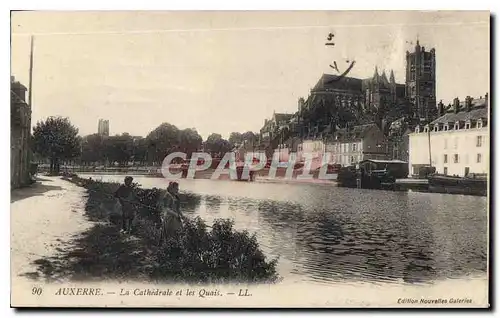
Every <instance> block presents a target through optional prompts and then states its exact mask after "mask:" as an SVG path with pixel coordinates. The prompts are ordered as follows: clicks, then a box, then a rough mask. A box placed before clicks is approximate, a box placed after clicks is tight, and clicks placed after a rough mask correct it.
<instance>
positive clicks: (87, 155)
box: [81, 134, 106, 165]
mask: <svg viewBox="0 0 500 318" xmlns="http://www.w3.org/2000/svg"><path fill="white" fill-rule="evenodd" d="M81 161H82V164H84V165H86V164H91V163H92V164H93V163H96V162H100V163H102V164H104V163H105V162H106V158H105V156H104V140H103V136H101V135H98V134H93V135H88V136H85V137H83V140H82V154H81Z"/></svg>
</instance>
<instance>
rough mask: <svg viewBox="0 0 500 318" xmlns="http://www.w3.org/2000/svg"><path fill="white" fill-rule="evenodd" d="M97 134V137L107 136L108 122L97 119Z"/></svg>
mask: <svg viewBox="0 0 500 318" xmlns="http://www.w3.org/2000/svg"><path fill="white" fill-rule="evenodd" d="M97 134H98V135H99V136H106V137H108V136H109V120H105V119H99V123H98V125H97Z"/></svg>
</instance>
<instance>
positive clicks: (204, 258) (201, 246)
mask: <svg viewBox="0 0 500 318" xmlns="http://www.w3.org/2000/svg"><path fill="white" fill-rule="evenodd" d="M73 181H77V182H80V183H82V184H83V185H84V186H85V187H86V188H87V190H88V202H87V213H88V215H89V217H90V218H91V219H94V220H101V221H104V220H110V221H111V222H112V223H114V225H111V226H110V227H112V228H113V229H114V230H115V231H116V232H118V231H119V229H120V221H119V216H118V215H116V213H114V211H113V209H112V206H113V204H114V199H113V198H112V197H111V196H110V193H113V192H114V191H115V190H116V188H117V187H118V184H114V183H103V182H98V181H88V180H84V179H79V178H73ZM135 191H136V194H137V196H138V197H139V200H140V202H141V204H142V206H141V207H140V208H139V209H138V213H137V218H136V221H135V232H134V235H135V236H136V237H138V238H139V242H138V244H137V245H138V246H137V248H138V251H136V252H134V251H126V252H127V253H131V254H133V255H134V257H136V258H137V256H138V255H140V256H141V258H143V259H142V260H135V262H136V263H138V264H145V267H144V268H143V270H142V274H146V275H147V276H149V277H150V278H151V279H154V280H157V281H177V282H179V281H180V282H190V283H221V282H231V283H235V282H241V283H274V282H277V281H278V280H279V279H280V278H279V275H278V274H277V271H276V266H277V260H276V259H275V260H270V261H266V257H265V255H264V253H263V252H262V250H261V249H260V248H259V244H258V242H257V239H256V237H255V235H250V234H249V233H248V232H247V231H237V230H235V229H234V227H233V225H234V223H233V222H232V221H231V220H224V219H218V220H216V221H215V222H214V224H213V225H212V226H208V225H207V224H206V223H205V222H204V221H203V220H202V219H201V218H199V217H196V218H194V219H190V218H185V220H184V222H183V223H184V227H183V229H182V231H180V232H179V234H178V236H177V237H175V238H171V239H169V240H168V241H167V242H166V243H165V244H164V245H163V246H162V247H159V246H158V243H159V237H160V219H159V211H155V210H154V209H152V208H148V207H153V206H155V203H156V200H157V198H158V197H159V196H160V194H161V191H164V190H160V189H146V190H143V189H141V188H140V186H139V185H137V184H136V185H135ZM101 232H102V231H101ZM102 233H104V232H102ZM118 237H120V239H124V237H123V236H118ZM102 241H103V242H106V240H102ZM108 241H109V240H108ZM96 244H99V241H97V242H96ZM116 246H120V245H116ZM123 246H124V245H123ZM96 248H99V247H98V246H96ZM99 249H100V250H103V249H102V248H99ZM108 250H109V248H108ZM117 252H120V251H114V252H113V253H110V255H115V256H116V253H117ZM103 257H106V256H103V255H101V258H103ZM123 267H124V266H123ZM134 271H137V269H134Z"/></svg>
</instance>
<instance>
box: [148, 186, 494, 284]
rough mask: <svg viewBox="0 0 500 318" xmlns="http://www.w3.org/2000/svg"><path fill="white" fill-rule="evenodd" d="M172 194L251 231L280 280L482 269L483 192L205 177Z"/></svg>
mask: <svg viewBox="0 0 500 318" xmlns="http://www.w3.org/2000/svg"><path fill="white" fill-rule="evenodd" d="M144 179H147V178H144ZM154 180H157V179H152V178H149V180H147V181H143V180H141V182H140V183H141V184H143V185H144V186H148V185H147V183H148V182H149V183H150V184H151V185H152V184H154ZM151 185H149V186H151ZM181 190H182V191H183V195H185V198H186V199H187V200H188V201H189V202H183V209H184V211H185V213H186V214H188V215H199V216H201V217H202V218H204V219H205V220H206V221H207V222H212V221H213V220H214V219H215V218H231V219H233V220H234V221H235V226H236V228H239V229H247V230H249V231H250V232H251V233H252V232H255V233H256V234H257V237H258V240H259V242H260V244H261V245H262V247H263V249H264V250H265V252H266V253H267V255H269V256H270V257H276V256H280V262H279V270H280V273H281V275H282V276H284V277H285V280H289V281H292V280H296V281H304V280H312V281H317V282H335V281H343V282H346V281H367V280H369V281H372V282H386V283H387V282H389V283H390V282H394V283H401V282H408V283H426V282H431V281H433V280H436V279H442V278H455V277H461V276H464V275H475V274H482V275H484V273H485V271H486V260H487V258H486V255H487V210H486V207H487V206H486V198H482V197H468V196H457V195H446V194H430V193H403V192H389V191H373V190H363V189H344V188H337V187H334V186H331V185H305V184H294V185H287V184H273V183H267V184H259V183H242V182H220V181H215V182H211V181H210V180H186V181H183V182H181Z"/></svg>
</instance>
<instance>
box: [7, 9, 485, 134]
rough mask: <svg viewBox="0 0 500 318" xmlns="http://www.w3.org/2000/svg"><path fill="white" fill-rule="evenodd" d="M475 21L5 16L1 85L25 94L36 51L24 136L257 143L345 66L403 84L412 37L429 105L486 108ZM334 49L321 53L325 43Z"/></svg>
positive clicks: (267, 15)
mask: <svg viewBox="0 0 500 318" xmlns="http://www.w3.org/2000/svg"><path fill="white" fill-rule="evenodd" d="M489 19H490V17H489V13H488V12H487V11H485V12H479V11H476V12H464V11H462V12H458V11H455V12H454V11H446V12H442V11H441V12H430V11H429V12H418V11H379V12H375V11H358V12H354V11H344V12H341V11H254V12H250V11H247V12H242V11H240V12H238V11H205V12H201V11H192V12H179V11H178V12H173V11H170V12H169V11H163V12H162V11H107V12H99V11H95V12H92V11H86V12H82V11H81V12H77V11H73V12H69V11H68V12H64V11H57V12H56V11H54V12H50V11H45V12H35V11H33V12H13V13H12V18H11V26H12V37H11V75H14V76H15V77H16V79H18V80H20V81H21V82H22V83H24V84H25V85H26V86H27V84H28V78H29V50H30V35H34V36H35V41H34V69H33V114H32V122H33V125H34V124H35V123H36V122H37V121H39V120H44V119H45V118H47V117H48V116H64V117H69V119H70V120H71V122H72V123H73V124H74V125H75V126H76V127H78V128H79V130H80V134H81V135H87V134H92V133H96V132H97V125H98V120H99V119H100V118H103V119H108V120H109V122H110V123H109V125H110V134H112V135H114V134H121V133H123V132H128V133H130V134H131V135H134V136H145V135H147V134H148V133H149V132H150V131H151V130H153V129H154V128H156V127H157V126H159V125H160V124H161V123H164V122H168V123H171V124H174V125H176V126H177V127H179V128H181V129H184V128H196V129H197V131H198V132H199V133H200V135H201V136H202V137H203V138H206V137H207V136H208V135H209V134H211V133H220V134H221V135H222V136H223V137H225V138H228V137H229V134H230V133H231V132H233V131H238V132H245V131H248V130H251V131H254V132H258V131H259V130H260V128H261V127H262V126H263V124H264V120H265V119H266V118H270V117H271V116H272V114H273V111H275V112H288V113H293V112H295V111H297V101H298V98H299V97H307V95H308V93H309V91H310V89H311V88H312V87H313V86H314V85H315V84H316V83H317V81H318V80H319V78H320V77H321V75H322V74H324V73H329V74H336V72H335V71H334V70H332V69H331V68H330V67H329V64H332V62H333V61H337V63H338V64H339V68H340V69H341V71H342V68H343V66H342V65H344V64H342V63H345V60H346V59H349V60H355V61H356V64H355V66H354V68H353V69H352V70H351V72H350V73H349V76H352V77H359V78H367V77H371V76H372V75H373V73H374V69H375V66H377V67H378V70H379V71H380V72H382V71H383V70H384V69H385V70H386V72H387V75H389V73H390V70H391V69H392V70H394V75H395V78H396V81H397V82H399V83H404V81H405V52H406V51H407V50H409V51H412V50H413V47H414V45H415V41H416V39H417V37H418V39H419V41H420V45H421V46H424V47H425V49H426V50H430V49H431V48H435V49H436V73H437V75H436V78H437V94H436V95H437V99H438V101H439V100H441V99H442V100H443V102H444V103H446V104H447V103H449V102H451V101H452V100H453V98H455V97H459V98H460V99H461V100H463V99H464V98H465V96H467V95H470V96H473V97H479V96H484V95H485V94H486V93H487V92H488V90H489V87H490V82H489V81H490V75H489V74H490V59H489V56H490V31H489V30H490V26H489ZM330 32H332V33H334V34H335V37H334V40H333V42H335V46H333V47H327V46H325V45H324V44H325V42H326V37H327V35H328V33H330Z"/></svg>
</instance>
